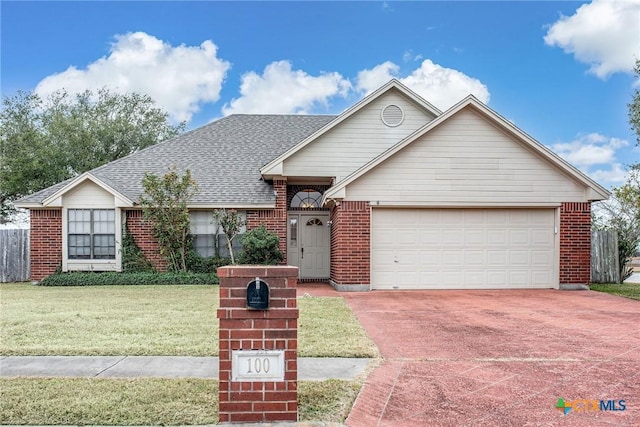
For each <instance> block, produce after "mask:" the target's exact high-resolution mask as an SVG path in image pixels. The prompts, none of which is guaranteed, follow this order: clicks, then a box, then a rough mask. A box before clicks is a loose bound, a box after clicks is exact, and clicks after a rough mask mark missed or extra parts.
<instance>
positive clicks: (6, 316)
mask: <svg viewBox="0 0 640 427" xmlns="http://www.w3.org/2000/svg"><path fill="white" fill-rule="evenodd" d="M298 302H299V308H300V319H299V330H298V337H299V342H298V347H299V348H298V353H299V355H300V356H317V357H329V356H334V357H378V356H379V353H378V351H377V348H376V347H375V345H374V344H373V342H372V341H371V340H370V339H369V338H368V337H367V336H366V334H365V333H364V330H363V329H362V328H361V327H360V325H359V323H358V321H357V320H356V318H355V316H354V315H353V313H352V312H351V310H350V309H349V307H348V306H347V304H346V303H345V302H344V299H343V298H314V297H303V298H300V299H299V300H298ZM217 308H218V287H217V286H96V287H38V286H32V285H30V284H27V283H12V284H0V331H1V337H2V339H1V340H0V355H5V356H6V355H188V356H213V355H217V353H218V340H217V336H218V320H217V318H216V309H217ZM361 385H362V382H361V379H359V380H356V381H338V380H327V381H313V382H311V381H309V382H304V381H301V382H300V383H299V392H298V401H299V411H298V412H299V416H300V420H302V421H305V420H306V421H311V420H313V421H322V422H338V423H339V422H342V421H344V419H345V418H346V417H347V415H348V414H349V411H350V410H351V406H352V405H353V402H354V400H355V398H356V396H357V394H358V392H359V390H360V387H361ZM217 410H218V382H217V381H216V380H208V379H206V380H205V379H159V378H138V379H97V378H1V379H0V424H49V425H61V424H64V425H86V424H99V425H190V424H191V425H193V424H214V423H216V422H217V419H218V413H217Z"/></svg>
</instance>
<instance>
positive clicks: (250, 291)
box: [247, 277, 269, 310]
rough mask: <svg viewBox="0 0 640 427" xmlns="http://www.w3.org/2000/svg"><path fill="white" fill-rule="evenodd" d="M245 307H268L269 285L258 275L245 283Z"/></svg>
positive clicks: (265, 308) (258, 308)
mask: <svg viewBox="0 0 640 427" xmlns="http://www.w3.org/2000/svg"><path fill="white" fill-rule="evenodd" d="M247 308H250V309H253V310H267V309H268V308H269V285H268V284H267V282H265V281H264V280H260V278H259V277H256V279H255V280H252V281H251V282H249V284H248V285H247Z"/></svg>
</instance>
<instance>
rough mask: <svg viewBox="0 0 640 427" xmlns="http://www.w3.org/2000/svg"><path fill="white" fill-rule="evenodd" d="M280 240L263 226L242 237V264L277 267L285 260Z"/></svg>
mask: <svg viewBox="0 0 640 427" xmlns="http://www.w3.org/2000/svg"><path fill="white" fill-rule="evenodd" d="M279 241H280V239H278V236H276V235H275V234H273V233H271V232H270V231H268V230H267V228H266V227H265V226H264V224H263V225H260V227H258V228H254V229H253V230H251V231H249V232H247V233H245V234H244V235H243V236H242V254H241V255H240V263H242V264H259V265H275V264H278V263H280V262H281V261H282V260H283V259H284V254H283V253H282V251H281V250H280V247H279V245H278V243H279Z"/></svg>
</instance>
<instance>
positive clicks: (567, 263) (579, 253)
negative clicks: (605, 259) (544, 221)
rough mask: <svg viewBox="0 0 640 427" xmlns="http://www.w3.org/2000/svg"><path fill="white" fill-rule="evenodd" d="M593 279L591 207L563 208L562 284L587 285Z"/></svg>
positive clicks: (561, 230) (581, 205) (561, 210)
mask: <svg viewBox="0 0 640 427" xmlns="http://www.w3.org/2000/svg"><path fill="white" fill-rule="evenodd" d="M590 279H591V203H590V202H584V203H563V204H562V206H561V207H560V284H588V283H589V281H590Z"/></svg>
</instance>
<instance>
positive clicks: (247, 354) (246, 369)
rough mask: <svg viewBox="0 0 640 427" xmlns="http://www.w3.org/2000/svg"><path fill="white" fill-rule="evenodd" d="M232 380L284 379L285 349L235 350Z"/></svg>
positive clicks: (233, 353) (233, 352)
mask: <svg viewBox="0 0 640 427" xmlns="http://www.w3.org/2000/svg"><path fill="white" fill-rule="evenodd" d="M231 358H232V361H231V381H284V350H233V351H232V357H231Z"/></svg>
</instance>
